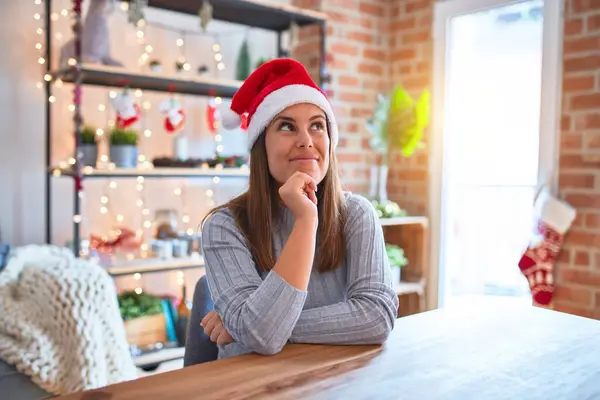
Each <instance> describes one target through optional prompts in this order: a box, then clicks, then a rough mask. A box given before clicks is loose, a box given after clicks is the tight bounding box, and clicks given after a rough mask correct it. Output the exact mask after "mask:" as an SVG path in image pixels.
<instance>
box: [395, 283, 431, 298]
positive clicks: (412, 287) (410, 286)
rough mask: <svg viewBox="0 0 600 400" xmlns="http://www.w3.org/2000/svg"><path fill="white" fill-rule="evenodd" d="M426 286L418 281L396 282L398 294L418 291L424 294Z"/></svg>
mask: <svg viewBox="0 0 600 400" xmlns="http://www.w3.org/2000/svg"><path fill="white" fill-rule="evenodd" d="M424 290H425V289H424V287H423V285H422V284H420V283H418V282H398V283H397V284H396V294H398V295H403V294H411V293H417V294H420V295H422V294H423V293H424Z"/></svg>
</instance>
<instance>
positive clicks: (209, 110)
mask: <svg viewBox="0 0 600 400" xmlns="http://www.w3.org/2000/svg"><path fill="white" fill-rule="evenodd" d="M206 123H207V125H208V130H209V131H210V133H213V134H214V133H217V107H216V105H215V104H214V102H213V101H210V102H209V103H208V105H207V106H206Z"/></svg>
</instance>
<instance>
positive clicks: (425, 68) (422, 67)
mask: <svg viewBox="0 0 600 400" xmlns="http://www.w3.org/2000/svg"><path fill="white" fill-rule="evenodd" d="M430 69H431V66H430V65H429V62H427V61H423V62H420V63H418V64H417V72H429V71H430Z"/></svg>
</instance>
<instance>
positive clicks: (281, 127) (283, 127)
mask: <svg viewBox="0 0 600 400" xmlns="http://www.w3.org/2000/svg"><path fill="white" fill-rule="evenodd" d="M293 129H294V127H293V126H292V124H290V123H289V122H284V123H282V124H281V125H279V130H280V131H291V130H293Z"/></svg>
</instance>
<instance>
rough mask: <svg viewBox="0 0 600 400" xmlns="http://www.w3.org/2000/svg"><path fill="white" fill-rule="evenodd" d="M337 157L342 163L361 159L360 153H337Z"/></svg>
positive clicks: (357, 161) (356, 161) (355, 161)
mask: <svg viewBox="0 0 600 400" xmlns="http://www.w3.org/2000/svg"><path fill="white" fill-rule="evenodd" d="M337 159H338V161H339V162H343V163H359V162H361V161H363V156H362V155H361V154H360V153H337Z"/></svg>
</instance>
